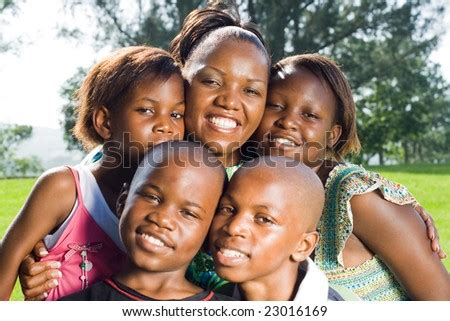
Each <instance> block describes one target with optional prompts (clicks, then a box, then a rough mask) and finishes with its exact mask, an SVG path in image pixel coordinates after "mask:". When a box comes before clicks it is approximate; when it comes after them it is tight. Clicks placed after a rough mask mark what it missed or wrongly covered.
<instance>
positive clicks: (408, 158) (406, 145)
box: [402, 142, 410, 164]
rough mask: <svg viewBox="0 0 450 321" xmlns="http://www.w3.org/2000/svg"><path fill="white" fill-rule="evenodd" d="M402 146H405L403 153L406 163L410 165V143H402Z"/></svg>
mask: <svg viewBox="0 0 450 321" xmlns="http://www.w3.org/2000/svg"><path fill="white" fill-rule="evenodd" d="M402 146H403V152H404V163H405V164H409V160H410V155H409V149H408V143H407V142H402Z"/></svg>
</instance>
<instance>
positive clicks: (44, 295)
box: [25, 292, 48, 301]
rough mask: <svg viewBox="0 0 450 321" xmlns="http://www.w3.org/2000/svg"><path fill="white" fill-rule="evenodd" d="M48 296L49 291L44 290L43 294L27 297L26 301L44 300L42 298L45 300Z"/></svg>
mask: <svg viewBox="0 0 450 321" xmlns="http://www.w3.org/2000/svg"><path fill="white" fill-rule="evenodd" d="M47 297H48V293H47V292H44V293H42V294H41V295H38V296H36V297H34V298H28V297H25V301H42V300H45V299H46V298H47Z"/></svg>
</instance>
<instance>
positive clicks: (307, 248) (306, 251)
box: [291, 231, 319, 262]
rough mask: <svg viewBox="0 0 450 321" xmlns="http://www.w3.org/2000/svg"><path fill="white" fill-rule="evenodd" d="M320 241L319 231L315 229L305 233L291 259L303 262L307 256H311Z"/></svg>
mask: <svg viewBox="0 0 450 321" xmlns="http://www.w3.org/2000/svg"><path fill="white" fill-rule="evenodd" d="M318 242H319V233H318V232H316V231H314V232H309V233H304V234H303V235H302V237H301V239H300V241H299V242H298V243H297V247H296V248H295V251H294V253H292V254H291V259H292V260H293V261H295V262H302V261H304V260H306V258H307V257H309V256H310V255H311V253H312V252H313V251H314V249H315V248H316V245H317V243H318Z"/></svg>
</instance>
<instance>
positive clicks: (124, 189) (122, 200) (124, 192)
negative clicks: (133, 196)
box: [116, 183, 129, 218]
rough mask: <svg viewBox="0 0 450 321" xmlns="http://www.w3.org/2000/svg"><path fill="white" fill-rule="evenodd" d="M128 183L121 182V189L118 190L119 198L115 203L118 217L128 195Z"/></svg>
mask: <svg viewBox="0 0 450 321" xmlns="http://www.w3.org/2000/svg"><path fill="white" fill-rule="evenodd" d="M128 191H129V185H128V184H127V183H123V186H122V189H121V190H120V194H119V198H118V199H117V203H116V215H117V217H118V218H120V217H121V216H122V213H123V209H124V208H125V201H126V200H127V197H128Z"/></svg>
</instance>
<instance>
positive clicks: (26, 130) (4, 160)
mask: <svg viewBox="0 0 450 321" xmlns="http://www.w3.org/2000/svg"><path fill="white" fill-rule="evenodd" d="M32 132H33V128H32V127H31V126H24V125H4V124H1V125H0V177H15V176H20V175H21V174H22V173H23V174H24V175H36V174H39V173H40V172H41V171H42V169H43V168H42V165H41V162H40V160H39V159H38V158H37V157H30V158H17V157H16V156H15V155H16V149H17V146H18V145H19V143H20V142H22V141H23V140H25V139H28V138H30V137H31V135H32Z"/></svg>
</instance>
